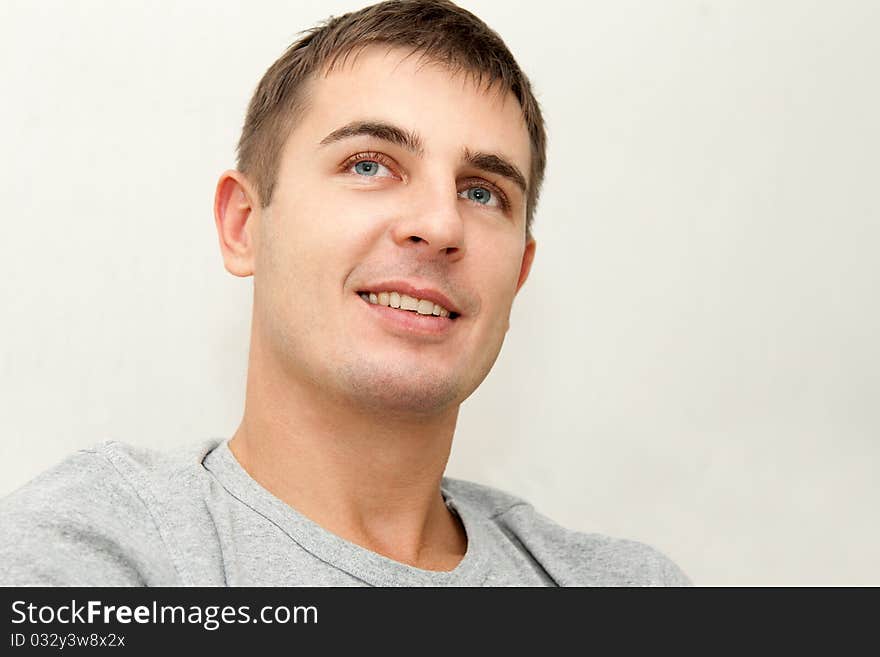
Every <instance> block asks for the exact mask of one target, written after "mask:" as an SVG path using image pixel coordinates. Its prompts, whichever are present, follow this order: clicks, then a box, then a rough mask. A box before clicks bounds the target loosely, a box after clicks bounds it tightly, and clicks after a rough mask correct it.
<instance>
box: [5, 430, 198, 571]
mask: <svg viewBox="0 0 880 657" xmlns="http://www.w3.org/2000/svg"><path fill="white" fill-rule="evenodd" d="M189 451H190V452H192V451H193V450H192V449H190V450H189ZM195 456H196V455H195V454H194V453H187V451H186V450H184V451H182V452H181V453H178V454H173V455H172V454H165V453H161V452H159V451H156V450H147V449H139V448H135V447H132V446H129V445H126V444H124V443H120V442H116V441H110V442H104V443H101V444H99V445H96V446H94V447H91V448H89V449H83V450H80V451H78V452H76V453H74V454H72V455H70V456H68V457H67V458H65V459H64V460H63V461H61V462H60V463H58V464H57V465H55V466H54V467H52V468H50V469H49V470H46V471H44V472H43V473H41V474H40V475H38V476H37V477H35V478H34V479H32V480H31V481H30V482H28V483H27V484H25V485H24V486H22V487H21V488H19V489H18V490H16V491H14V492H13V493H11V494H10V495H8V496H6V497H5V498H3V499H2V500H0V525H2V526H3V527H4V532H3V536H2V537H0V584H2V585H83V586H91V585H110V586H114V585H141V584H171V583H173V582H174V581H175V580H176V579H177V573H176V572H175V568H174V565H173V563H172V561H171V560H170V559H169V557H168V549H167V545H166V541H165V538H164V537H163V535H162V532H161V531H160V523H159V519H158V518H157V517H156V513H157V509H156V507H155V504H154V503H153V502H154V500H153V499H151V498H152V496H153V492H152V491H154V490H156V486H157V485H159V486H161V485H162V484H163V482H168V481H171V480H173V479H175V478H177V479H178V480H180V478H181V476H182V475H183V474H184V472H185V471H186V467H187V466H186V464H187V462H189V463H192V459H193V458H194V457H195Z"/></svg>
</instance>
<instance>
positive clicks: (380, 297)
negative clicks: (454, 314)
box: [360, 292, 449, 317]
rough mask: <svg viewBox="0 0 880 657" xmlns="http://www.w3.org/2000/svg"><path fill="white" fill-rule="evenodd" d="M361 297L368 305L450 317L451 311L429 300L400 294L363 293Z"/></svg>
mask: <svg viewBox="0 0 880 657" xmlns="http://www.w3.org/2000/svg"><path fill="white" fill-rule="evenodd" d="M360 297H361V298H362V299H363V300H364V301H367V302H368V303H372V304H377V305H380V306H391V307H392V308H400V309H401V310H412V311H415V312H417V313H418V314H419V315H434V316H435V317H449V311H448V310H447V309H446V308H444V307H443V306H441V305H440V304H437V303H434V302H433V301H428V300H427V299H416V298H415V297H411V296H409V295H408V294H401V293H400V292H361V293H360Z"/></svg>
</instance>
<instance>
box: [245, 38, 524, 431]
mask: <svg viewBox="0 0 880 657" xmlns="http://www.w3.org/2000/svg"><path fill="white" fill-rule="evenodd" d="M406 54H407V51H405V50H400V49H392V50H390V51H389V50H388V49H387V48H384V47H381V48H380V47H370V48H367V49H365V50H364V51H362V52H361V53H360V54H359V55H358V57H357V58H356V59H354V60H351V59H350V60H349V62H348V63H347V64H346V65H345V66H344V67H340V68H337V69H336V70H334V71H333V72H331V73H330V74H329V75H328V76H327V77H326V78H324V77H320V78H318V79H317V80H316V81H315V82H314V83H313V84H312V85H311V86H310V89H309V94H308V98H309V101H308V108H307V110H306V112H305V115H304V116H303V117H302V120H301V121H300V122H299V123H297V124H296V126H295V127H294V129H293V131H292V133H291V135H290V137H289V139H288V141H287V143H286V144H285V148H284V150H283V153H282V158H281V162H280V167H279V171H278V178H277V181H276V186H275V192H274V196H273V199H272V203H271V205H270V207H268V208H266V209H265V210H263V211H262V212H261V213H259V219H258V221H259V226H260V229H259V231H257V232H258V237H257V249H256V260H255V264H254V289H255V297H254V304H255V307H254V310H255V331H258V336H257V339H259V340H261V341H262V345H263V347H262V349H263V352H264V353H268V354H270V355H271V358H272V359H273V362H276V363H278V365H279V366H280V368H281V369H282V371H283V372H284V374H285V376H290V377H293V378H294V379H295V380H296V381H298V382H300V383H302V384H304V385H307V386H310V387H315V388H317V389H319V390H321V391H323V392H326V393H328V394H330V395H331V396H332V397H333V398H335V399H339V400H345V401H346V402H348V403H350V404H354V405H357V406H358V407H360V408H362V409H367V410H375V411H379V410H385V411H387V412H392V413H419V414H432V413H438V412H442V411H444V410H448V409H450V408H452V407H455V406H457V405H458V404H460V403H461V402H462V401H463V400H464V399H465V398H467V397H468V396H469V395H470V394H471V393H472V392H473V390H474V389H475V388H476V387H477V386H478V385H479V384H480V383H481V382H482V380H483V379H484V378H485V376H486V375H487V374H488V372H489V370H490V369H491V367H492V365H493V363H494V362H495V359H496V358H497V356H498V353H499V351H500V349H501V344H502V342H503V339H504V335H505V333H506V331H507V328H508V320H509V316H510V308H511V304H512V303H513V298H514V296H515V294H516V292H517V290H518V289H519V286H520V285H521V284H522V282H524V281H525V277H526V276H527V274H528V269H529V266H530V264H531V258H532V255H533V253H534V243H529V244H527V243H526V239H525V200H526V195H525V193H524V192H523V191H522V190H521V189H520V188H519V187H518V185H517V184H516V183H515V182H513V181H512V180H509V179H508V178H506V177H505V176H503V175H500V174H499V171H500V170H501V169H500V168H499V167H498V165H497V162H498V161H497V160H496V161H495V164H494V165H492V164H488V165H486V162H487V161H490V160H486V159H485V158H484V159H483V161H482V162H480V161H476V162H475V161H473V160H474V158H473V157H471V160H472V161H471V162H470V163H468V162H466V161H465V160H466V159H467V158H466V156H465V153H470V155H471V156H473V155H474V154H477V153H482V154H494V155H498V156H500V157H501V158H503V160H505V161H506V162H507V163H508V164H511V165H513V167H515V169H517V170H518V171H519V172H521V173H522V174H523V175H525V176H527V172H528V171H529V165H530V157H531V155H530V144H529V137H528V131H527V128H526V125H525V123H524V121H523V118H522V115H521V109H520V107H519V104H518V103H517V101H516V99H515V98H514V97H513V96H512V95H511V94H509V93H508V94H506V95H503V96H502V95H499V94H498V93H495V90H494V89H493V91H491V92H487V91H486V90H485V89H483V90H480V89H478V88H477V87H476V85H475V84H474V83H473V81H472V80H471V79H470V78H467V77H466V76H464V75H458V76H452V75H451V74H450V73H449V72H448V71H447V70H445V69H443V68H441V67H439V66H437V65H432V64H428V65H424V63H422V65H421V66H418V65H417V60H418V56H417V55H415V56H411V57H408V58H406V57H405V55H406ZM363 124H372V127H371V128H368V129H365V128H364V126H363ZM378 124H387V125H390V126H396V127H398V128H400V129H401V130H403V131H404V133H411V134H415V135H417V137H418V139H419V141H420V144H419V146H420V147H421V153H417V152H415V151H414V150H413V149H412V148H411V147H413V146H415V144H410V147H407V146H406V145H402V144H400V143H396V142H395V140H394V139H393V138H390V139H388V138H385V139H383V138H382V135H383V134H384V135H385V136H386V137H387V136H388V135H389V134H390V133H389V132H388V131H385V132H384V133H382V132H379V134H366V133H370V132H372V133H377V128H376V126H377V125H378ZM346 126H347V127H348V129H347V130H345V131H342V132H339V130H340V129H341V128H344V127H346ZM356 126H360V127H356ZM334 133H335V135H334ZM349 133H362V134H349ZM331 135H333V136H331ZM346 135H347V136H346ZM322 142H323V143H322ZM487 168H488V169H494V171H488V170H486V169H487ZM505 206H506V207H505ZM370 293H373V294H374V295H375V297H373V300H375V301H379V302H385V303H390V304H391V306H389V305H383V303H372V302H371V301H370V300H369V299H370V297H369V294H370ZM392 293H398V295H395V294H392ZM364 295H366V296H367V299H366V300H365V298H364ZM403 295H407V296H408V297H410V298H412V299H414V300H421V304H420V305H421V307H420V309H418V310H416V311H413V310H409V311H407V310H404V309H402V308H401V309H396V308H394V307H392V306H393V305H396V303H397V302H398V298H399V299H400V300H401V303H402V304H403V305H404V306H405V305H406V303H407V301H408V299H406V298H405V297H403ZM386 297H387V298H386ZM410 303H412V302H410ZM435 303H436V304H437V305H438V306H441V308H435V307H434V304H435ZM446 311H451V314H450V316H449V317H446V316H445V315H446ZM436 312H439V313H440V315H439V316H438V315H436V314H435V313H436ZM420 313H428V314H420ZM456 315H458V316H457V317H456Z"/></svg>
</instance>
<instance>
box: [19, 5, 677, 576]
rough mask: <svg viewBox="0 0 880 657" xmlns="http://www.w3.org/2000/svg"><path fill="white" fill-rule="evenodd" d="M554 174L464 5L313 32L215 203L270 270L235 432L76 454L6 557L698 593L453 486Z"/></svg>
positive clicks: (259, 279)
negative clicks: (473, 399)
mask: <svg viewBox="0 0 880 657" xmlns="http://www.w3.org/2000/svg"><path fill="white" fill-rule="evenodd" d="M545 161H546V138H545V132H544V124H543V118H542V116H541V111H540V107H539V105H538V103H537V101H536V100H535V97H534V95H533V94H532V92H531V87H530V83H529V81H528V79H527V78H526V76H525V75H524V74H523V73H522V71H521V70H520V68H519V66H518V65H517V63H516V61H515V60H514V58H513V56H512V55H511V54H510V52H509V51H508V50H507V48H506V46H505V45H504V43H503V42H502V41H501V39H500V37H498V35H497V34H496V33H495V32H493V31H492V30H491V29H489V28H488V27H487V26H486V25H485V23H483V22H482V21H480V20H479V19H478V18H477V17H476V16H474V15H473V14H471V13H469V12H467V11H465V10H464V9H461V8H460V7H457V6H455V5H454V4H453V3H451V2H448V1H447V0H389V1H388V2H383V3H380V4H377V5H373V6H370V7H367V8H365V9H362V10H360V11H358V12H352V13H350V14H346V15H343V16H341V17H338V18H334V19H332V20H331V21H329V22H328V23H327V24H326V25H324V26H323V27H321V28H316V29H314V30H312V31H311V32H310V33H309V34H307V35H306V36H304V37H302V38H301V39H300V40H299V41H297V42H296V43H294V44H293V45H292V46H291V47H290V48H289V49H288V50H287V51H286V52H285V53H284V54H283V55H282V56H281V57H280V58H279V59H278V60H277V61H276V62H275V63H274V64H273V65H272V66H271V67H270V68H269V70H268V71H267V72H266V74H265V75H264V76H263V79H262V80H261V81H260V83H259V85H258V86H257V90H256V92H255V93H254V96H253V98H252V100H251V104H250V106H249V109H248V113H247V117H246V119H245V125H244V128H243V131H242V136H241V139H240V141H239V161H238V168H237V169H236V170H230V171H226V172H225V173H223V174H222V175H221V177H220V180H219V182H218V185H217V189H216V194H215V202H214V218H215V224H216V228H217V235H218V238H219V244H220V249H221V253H222V257H223V262H224V266H225V268H226V269H227V271H229V272H230V273H232V274H233V275H235V276H239V277H250V276H253V285H254V297H253V310H252V324H251V342H250V352H249V360H248V373H247V387H246V395H245V404H244V415H243V418H242V420H241V424H240V425H239V427H238V429H237V430H236V431H235V433H234V435H233V436H232V437H231V439H230V440H229V442H228V445H225V446H224V447H222V448H218V449H217V450H214V451H211V452H210V453H209V454H208V456H207V457H206V458H205V459H204V460H202V458H201V457H203V456H205V454H206V453H207V450H205V452H197V453H196V454H190V455H189V456H186V457H181V459H179V460H172V461H164V460H161V459H158V457H153V456H150V455H147V454H143V453H140V452H136V451H130V450H128V451H127V450H125V449H124V448H122V447H119V446H108V447H104V448H102V449H100V450H98V451H95V452H88V453H80V454H78V455H77V456H75V457H73V459H72V460H70V461H68V462H66V463H65V464H64V465H62V466H61V468H60V469H59V470H56V471H54V472H53V473H49V474H47V475H44V476H43V478H42V479H41V480H40V481H39V482H38V483H34V484H31V485H30V486H29V487H28V488H26V489H25V491H26V492H19V493H18V494H17V496H14V498H13V501H11V502H7V503H6V504H7V509H8V511H7V512H6V513H7V516H6V518H5V519H4V523H6V522H12V520H11V519H13V518H14V519H15V522H14V523H13V524H10V525H8V527H10V528H11V530H7V525H4V534H5V535H6V538H5V539H4V541H5V543H4V545H5V547H4V551H5V555H4V557H5V559H6V560H7V562H8V563H12V564H26V563H28V555H27V554H24V553H22V551H26V550H30V549H33V550H35V551H36V553H35V554H37V555H42V558H40V559H39V560H38V563H39V564H40V568H44V569H47V570H46V572H45V575H46V580H47V581H51V580H57V581H62V580H63V579H64V578H63V576H62V575H63V573H64V572H65V569H67V568H68V567H69V566H68V564H72V563H74V562H76V561H77V560H78V562H79V563H82V566H81V568H82V569H83V570H82V572H83V573H91V574H92V575H94V576H95V577H96V578H97V579H105V578H106V579H117V580H118V581H120V582H133V581H143V582H148V583H172V582H179V583H196V582H202V583H205V582H214V583H224V582H226V583H230V582H231V583H245V582H247V583H270V582H272V583H310V582H312V583H319V582H338V583H342V582H346V581H352V582H371V583H378V582H386V583H406V582H419V581H421V582H427V581H449V582H459V583H487V584H488V583H520V584H523V583H541V582H548V581H555V582H557V583H602V582H618V583H626V582H631V583H636V582H643V583H662V582H667V583H668V582H673V583H674V582H679V581H681V580H680V578H679V575H678V574H675V573H676V571H675V570H674V569H673V568H672V567H671V566H670V565H669V564H668V563H667V562H665V561H664V560H663V559H661V558H659V557H657V556H656V554H655V553H653V552H650V551H644V549H643V548H641V547H637V546H633V545H631V544H625V543H619V542H614V541H608V540H606V539H599V538H596V537H588V536H583V535H579V534H574V533H571V532H566V531H565V530H563V529H561V528H558V527H556V526H554V525H552V523H549V522H548V521H547V520H546V519H544V518H541V517H540V516H538V515H537V514H535V513H534V511H533V510H532V509H531V507H529V506H528V505H527V504H525V503H523V502H521V501H519V500H515V499H513V498H510V497H508V496H505V495H503V494H500V493H497V492H494V491H489V490H487V489H483V488H479V487H475V486H472V485H469V484H465V483H462V482H454V481H452V480H444V479H443V475H444V472H445V469H446V464H447V462H448V459H449V453H450V449H451V446H452V439H453V434H454V432H455V426H456V422H457V420H458V412H459V407H460V405H461V403H462V402H463V401H464V400H465V399H467V398H468V397H469V396H470V395H471V393H472V392H473V391H474V390H475V389H476V388H477V387H478V386H479V385H480V384H481V383H482V381H483V380H484V379H485V377H486V375H487V374H488V373H489V370H490V369H491V368H492V366H493V364H494V363H495V360H496V358H497V357H498V354H499V352H500V350H501V346H502V343H503V341H504V337H505V335H506V333H507V330H508V328H509V325H510V311H511V307H512V304H513V301H514V297H515V296H516V294H517V293H518V291H519V290H520V288H521V287H522V286H523V284H524V283H525V281H526V279H527V278H528V275H529V271H530V270H531V266H532V261H533V259H534V256H535V240H534V237H533V236H532V231H531V221H532V217H533V214H534V209H535V204H536V202H537V198H538V190H539V189H540V186H541V181H542V179H543V174H544V165H545ZM523 382H524V383H523V387H524V393H523V394H524V395H525V394H527V385H528V384H527V377H526V376H525V375H524V376H523ZM245 473H246V474H247V476H245ZM40 501H41V502H40ZM39 504H42V506H40V505H39ZM58 509H61V510H63V511H64V513H63V514H61V515H60V516H59V512H58ZM294 509H295V510H296V511H293V510H294ZM28 513H34V514H35V521H34V522H33V523H30V525H29V524H28V521H27V514H28ZM306 518H307V519H308V521H306V520H305V519H306ZM23 523H24V524H23ZM23 529H27V531H28V532H30V535H31V536H32V538H31V539H27V543H24V544H21V543H19V547H18V548H16V547H14V546H12V547H10V543H9V541H10V540H12V539H10V538H8V537H9V536H10V535H13V536H18V535H19V534H20V533H21V532H22V530H23ZM355 546H357V547H355ZM16 567H18V566H16ZM22 567H24V566H22ZM59 569H60V570H59ZM105 569H106V570H105ZM346 569H348V570H346ZM102 572H104V573H105V575H100V573H102ZM429 573H433V574H429ZM670 573H672V574H670ZM34 575H39V576H38V577H37V579H42V578H43V575H42V574H41V573H40V572H37V573H35V574H34ZM22 576H23V577H24V578H25V579H27V577H28V573H27V572H26V571H25V572H22V573H18V574H17V575H15V577H16V578H18V577H22ZM85 579H89V577H85Z"/></svg>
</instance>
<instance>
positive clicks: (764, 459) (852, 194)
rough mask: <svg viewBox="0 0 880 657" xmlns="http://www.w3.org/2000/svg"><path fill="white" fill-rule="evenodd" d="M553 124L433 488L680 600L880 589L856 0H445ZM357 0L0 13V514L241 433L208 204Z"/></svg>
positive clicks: (879, 197)
mask: <svg viewBox="0 0 880 657" xmlns="http://www.w3.org/2000/svg"><path fill="white" fill-rule="evenodd" d="M461 4H462V5H463V6H465V7H466V8H468V9H470V10H471V11H473V12H474V13H476V14H477V15H479V16H480V17H481V18H483V19H484V20H485V21H486V22H487V23H488V24H489V25H490V26H492V27H493V28H494V29H495V30H497V31H498V32H499V33H500V34H501V36H502V37H503V38H504V39H505V41H506V43H507V45H508V46H509V47H510V49H511V51H512V52H513V53H514V55H515V56H516V57H517V59H518V61H519V62H520V64H521V66H522V68H523V69H524V70H525V72H526V73H527V74H528V75H529V77H530V78H531V80H532V83H533V86H534V89H535V92H536V94H537V96H538V99H539V101H540V102H541V104H542V107H543V110H544V112H545V118H546V121H547V124H548V132H549V140H550V143H549V153H548V156H549V165H548V169H547V178H546V183H545V188H544V191H543V195H542V200H541V203H540V205H539V207H538V213H537V219H536V221H537V223H536V230H535V232H536V236H537V239H538V251H537V259H536V262H535V267H534V269H533V273H532V278H531V279H530V281H529V282H528V283H527V284H526V286H525V288H524V289H523V291H522V293H521V295H520V297H519V299H518V300H517V303H516V304H515V306H514V314H513V318H512V329H511V332H510V333H509V335H508V339H507V342H506V344H505V347H504V349H503V351H502V354H501V357H500V358H499V360H498V362H497V364H496V366H495V369H494V370H493V372H492V373H491V374H490V375H489V377H488V378H487V380H486V382H485V383H484V385H483V386H482V387H481V388H480V389H479V390H478V391H477V393H475V395H474V396H473V397H472V398H471V399H470V400H468V401H467V402H466V403H465V405H464V406H463V408H462V415H461V420H460V425H459V430H458V433H457V435H456V440H455V444H454V447H453V454H452V458H451V461H450V464H449V468H448V471H447V474H449V475H451V476H457V477H462V478H467V479H472V480H476V481H480V482H482V483H486V484H489V485H493V486H496V487H499V488H502V489H505V490H508V491H510V492H513V493H516V494H518V495H522V496H524V497H525V498H526V499H528V500H529V501H531V502H532V503H533V504H534V505H535V506H536V507H537V508H538V510H540V511H542V512H543V513H545V514H547V515H549V516H550V517H552V518H553V519H555V520H556V521H558V522H560V523H562V524H563V525H566V526H569V527H571V528H574V529H579V530H582V531H596V532H602V533H607V534H612V535H616V536H622V537H628V538H633V539H637V540H642V541H644V542H647V543H650V544H652V545H654V546H656V547H658V548H659V549H661V550H662V551H664V552H665V553H667V554H668V555H669V556H670V557H672V558H673V559H674V560H675V561H676V562H678V563H679V564H680V565H681V566H682V567H683V568H684V570H685V571H686V572H687V573H688V574H689V575H690V576H691V577H692V578H693V580H694V581H695V583H697V584H702V585H746V584H759V585H760V584H767V585H771V584H785V585H805V584H874V585H880V559H878V558H877V556H878V548H880V522H878V505H880V484H878V481H877V478H876V475H875V471H876V469H877V465H878V463H880V446H878V426H880V347H878V333H880V331H878V329H880V312H878V283H880V275H878V270H880V266H878V251H880V222H878V220H880V212H878V209H880V193H878V192H880V184H878V183H880V162H878V160H880V155H878V153H880V128H878V117H880V84H878V78H877V75H878V68H877V65H878V62H880V47H878V43H880V39H878V34H880V3H876V2H873V1H871V0H866V1H864V2H858V1H855V0H850V1H841V2H813V1H809V2H808V1H804V0H791V1H788V2H785V1H781V0H775V1H769V2H768V1H757V0H755V1H737V2H735V1H733V0H729V1H726V2H720V1H709V0H704V1H698V0H667V1H665V2H632V1H620V0H615V1H614V2H608V1H605V2H541V3H536V2H534V1H532V0H529V1H526V2H513V1H511V0H503V1H500V0H472V1H464V0H463V1H462V3H461ZM361 6H363V5H362V4H361V3H360V2H353V1H347V2H340V1H337V2H328V1H327V0H321V1H319V2H318V1H316V2H291V1H289V0H285V1H283V2H282V1H278V2H252V1H248V2H244V1H238V2H232V1H219V0H211V1H210V2H208V1H204V2H179V1H177V0H163V1H161V2H157V1H152V0H151V1H150V2H147V1H146V0H144V1H142V2H134V1H129V2H121V1H112V2H111V1H106V2H98V1H94V0H93V1H83V0H79V1H76V2H72V1H64V2H60V1H49V0H42V1H41V2H30V1H25V0H16V1H10V0H2V2H0V83H2V102H0V135H2V136H0V139H2V142H0V145H2V158H0V181H2V190H0V191H2V219H0V221H2V224H0V225H2V278H0V319H2V323H0V326H2V341H0V372H2V377H0V436H2V438H0V494H5V493H7V492H9V491H11V490H13V489H14V488H16V487H18V486H20V485H21V484H23V483H24V482H25V481H27V480H28V479H30V478H31V477H32V476H34V475H35V474H36V473H38V472H39V471H41V470H43V469H45V468H47V467H49V466H51V465H52V464H54V463H56V462H58V461H59V460H60V459H62V458H63V457H64V456H66V455H68V454H69V453H71V452H72V451H73V450H75V449H77V448H80V447H85V446H88V445H92V444H94V443H97V442H100V441H103V440H108V439H117V440H122V441H126V442H130V443H135V444H139V445H151V446H155V447H161V448H166V447H172V446H174V445H177V444H180V443H181V442H189V441H194V440H201V439H202V438H205V437H211V436H229V435H231V434H232V432H233V431H234V430H235V428H236V426H237V425H238V422H239V420H240V418H241V414H242V411H243V403H244V386H245V375H246V365H247V349H248V339H249V331H250V306H251V295H252V289H253V288H252V279H239V278H235V277H233V276H232V275H230V274H228V273H227V272H226V271H225V270H224V268H223V264H222V260H221V257H220V249H219V246H218V243H217V236H216V232H215V228H214V220H213V216H212V211H211V206H212V199H213V192H214V185H215V182H216V179H217V177H218V175H219V174H220V172H221V171H222V170H224V169H225V168H228V167H230V166H232V165H233V163H234V146H235V143H236V140H237V138H238V134H239V130H240V127H241V124H242V121H243V118H244V112H245V108H246V105H247V102H248V99H249V97H250V94H251V92H252V91H253V89H254V87H255V85H256V83H257V81H258V80H259V78H260V76H261V75H262V73H263V72H264V71H265V69H266V68H267V67H268V66H269V64H271V62H272V61H273V60H274V59H275V58H276V57H277V56H278V55H280V54H281V52H282V51H283V50H284V48H285V47H286V46H287V45H288V44H289V43H290V42H292V41H293V40H295V38H296V32H297V31H299V30H302V29H305V28H308V27H310V26H312V25H314V24H315V23H316V22H318V21H319V20H322V19H324V18H327V17H328V16H329V15H330V14H340V13H344V12H346V11H350V10H354V9H358V8H360V7H361Z"/></svg>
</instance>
